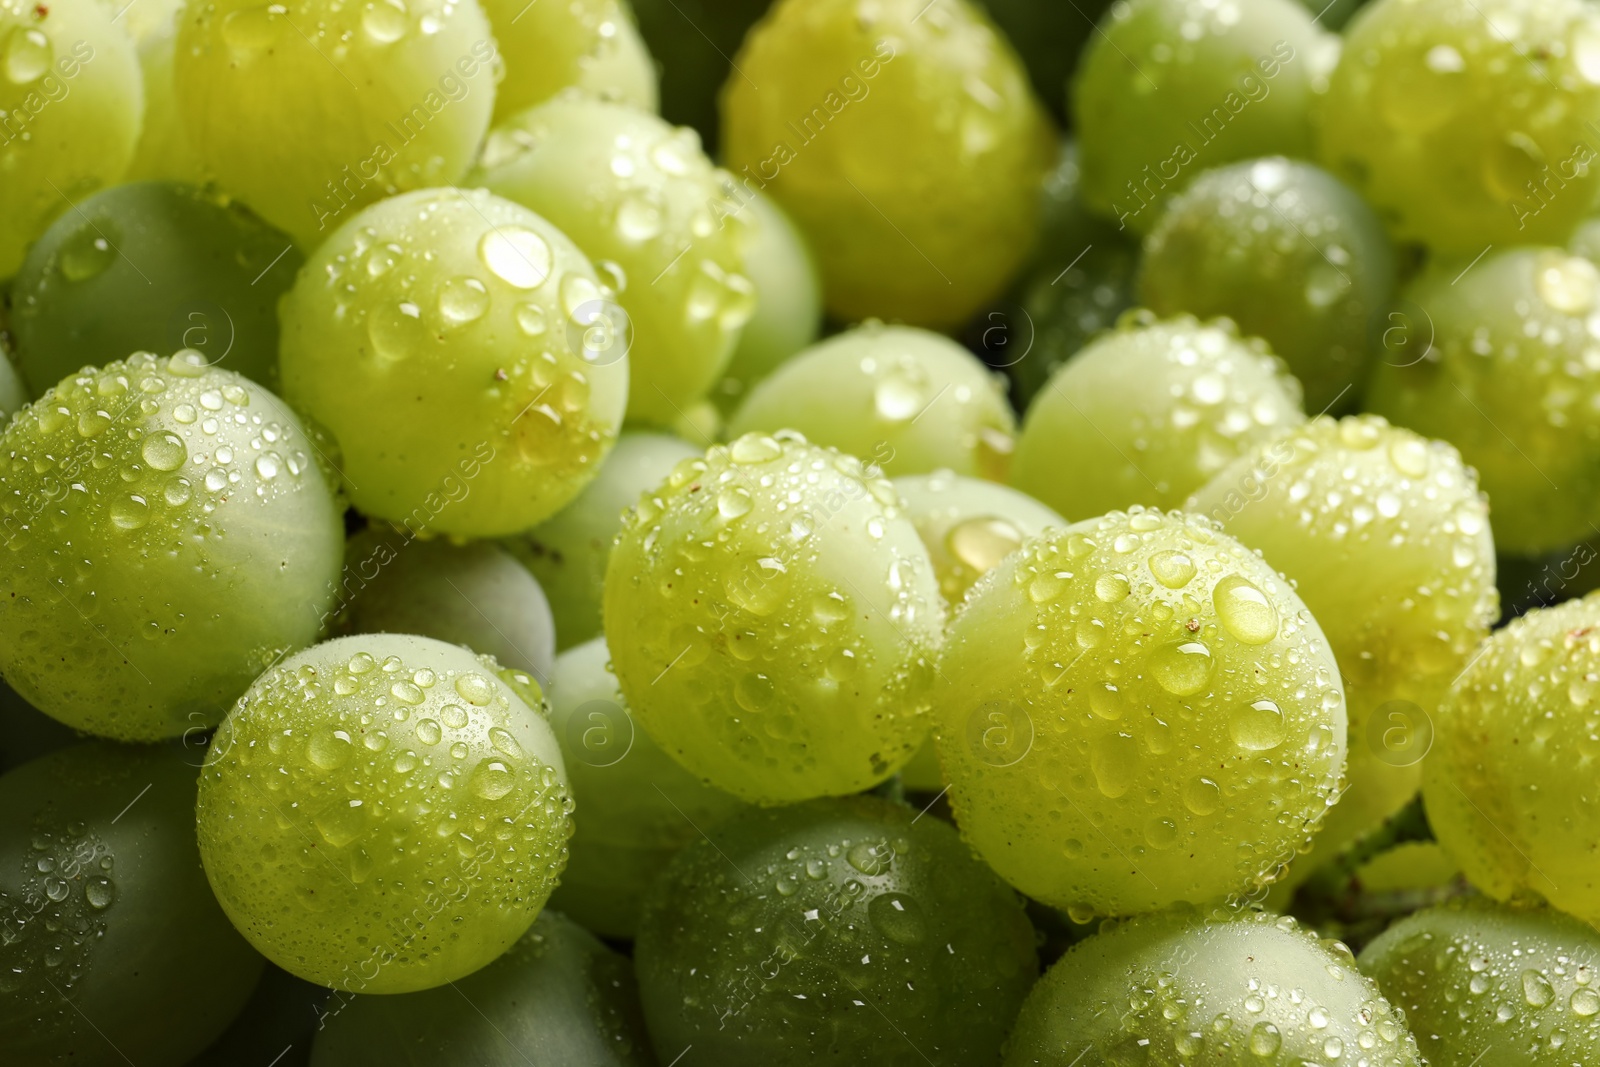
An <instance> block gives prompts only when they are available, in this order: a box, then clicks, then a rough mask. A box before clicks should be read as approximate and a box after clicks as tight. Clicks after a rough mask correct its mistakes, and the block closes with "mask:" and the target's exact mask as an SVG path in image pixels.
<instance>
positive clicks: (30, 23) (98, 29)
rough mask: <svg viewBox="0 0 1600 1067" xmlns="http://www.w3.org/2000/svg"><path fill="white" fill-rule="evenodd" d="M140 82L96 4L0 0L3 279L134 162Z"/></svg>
mask: <svg viewBox="0 0 1600 1067" xmlns="http://www.w3.org/2000/svg"><path fill="white" fill-rule="evenodd" d="M143 112H144V85H143V79H142V78H141V76H140V73H139V57H138V55H137V54H136V53H135V51H134V47H133V43H132V42H131V41H129V40H128V38H127V36H126V35H125V34H124V33H123V32H122V31H121V30H120V29H119V28H117V27H116V26H114V25H112V22H111V13H110V12H108V11H107V10H106V8H105V5H103V4H102V3H101V2H100V0H52V2H50V3H48V4H44V3H35V2H34V0H0V204H3V205H5V209H4V210H3V211H0V278H9V277H11V275H12V274H14V273H16V270H17V267H18V266H19V265H20V264H21V263H22V255H23V253H24V252H26V251H27V249H28V245H29V243H31V242H32V241H33V239H34V238H35V237H38V236H39V234H40V233H42V232H43V231H44V228H45V227H46V226H47V225H49V223H50V220H51V219H53V218H55V217H56V216H57V215H59V214H61V213H62V212H64V211H70V210H72V205H73V204H74V203H76V202H77V201H78V199H79V198H81V197H83V196H84V195H85V194H87V193H92V192H94V191H95V190H96V189H98V188H100V187H101V186H103V185H110V184H112V183H113V182H115V181H116V180H117V179H119V178H121V177H122V175H123V174H124V172H126V171H127V169H128V164H129V163H131V162H132V161H133V153H134V147H135V145H137V144H138V141H139V125H140V119H141V116H142V115H143Z"/></svg>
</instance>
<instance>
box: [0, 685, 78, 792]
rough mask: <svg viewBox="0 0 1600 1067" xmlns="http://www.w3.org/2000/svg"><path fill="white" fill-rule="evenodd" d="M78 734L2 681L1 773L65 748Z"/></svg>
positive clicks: (0, 713) (0, 696)
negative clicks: (24, 698)
mask: <svg viewBox="0 0 1600 1067" xmlns="http://www.w3.org/2000/svg"><path fill="white" fill-rule="evenodd" d="M76 740H78V734H77V733H75V732H74V731H73V730H71V729H69V728H68V727H66V726H63V725H62V724H61V723H59V722H56V720H54V719H52V718H51V717H50V716H48V715H46V714H45V713H44V712H42V711H40V710H39V709H37V708H35V707H34V706H33V705H32V704H29V703H28V702H27V701H26V700H23V699H22V697H20V696H18V695H17V691H16V690H15V689H12V688H11V687H10V686H9V685H6V684H5V682H4V681H0V772H5V771H9V770H10V769H11V768H13V767H20V766H22V765H23V764H24V763H27V762H28V761H29V760H31V759H34V758H36V757H38V756H43V755H44V754H45V753H47V752H54V751H55V750H56V749H58V748H65V747H66V746H67V745H70V744H72V743H73V742H74V741H76Z"/></svg>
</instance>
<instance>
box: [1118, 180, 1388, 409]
mask: <svg viewBox="0 0 1600 1067" xmlns="http://www.w3.org/2000/svg"><path fill="white" fill-rule="evenodd" d="M1313 235H1315V236H1313ZM1394 285H1395V255H1394V249H1393V248H1392V247H1390V244H1389V239H1388V237H1387V236H1386V235H1385V234H1384V232H1383V224H1382V223H1381V222H1380V221H1379V220H1378V217H1377V216H1376V215H1375V214H1373V212H1372V209H1371V208H1369V207H1367V205H1366V204H1365V203H1363V202H1362V200H1361V198H1360V197H1358V196H1356V194H1355V193H1353V192H1351V191H1350V190H1349V189H1348V188H1347V187H1346V186H1344V185H1342V184H1341V183H1340V182H1339V180H1338V179H1336V178H1334V177H1333V176H1332V175H1331V174H1329V173H1327V172H1326V171H1324V170H1322V169H1321V168H1319V167H1315V166H1313V165H1311V164H1309V163H1300V162H1296V161H1293V160H1288V159H1284V158H1282V157H1281V156H1278V157H1271V158H1268V159H1259V160H1250V161H1245V162H1241V163H1235V164H1232V165H1230V166H1226V167H1218V168H1216V169H1215V170H1210V171H1206V172H1205V173H1203V174H1201V175H1200V176H1199V177H1198V178H1196V179H1195V180H1194V182H1193V183H1191V184H1190V185H1189V187H1188V188H1187V189H1185V190H1184V191H1183V192H1182V193H1180V194H1178V195H1177V196H1176V197H1174V198H1173V199H1172V200H1170V201H1168V203H1167V206H1166V208H1165V210H1164V211H1163V212H1162V214H1161V219H1160V221H1159V222H1158V223H1157V224H1156V228H1155V229H1154V230H1153V231H1151V233H1150V235H1149V236H1148V237H1147V238H1146V239H1145V253H1144V258H1143V261H1142V265H1141V267H1140V271H1139V295H1140V299H1142V300H1143V301H1144V303H1145V304H1146V305H1147V306H1149V307H1150V308H1152V309H1154V310H1155V311H1156V312H1157V313H1158V314H1162V315H1173V314H1177V313H1179V312H1183V311H1187V312H1189V313H1191V314H1194V315H1198V316H1201V317H1202V318H1210V317H1212V316H1217V315H1226V316H1228V317H1229V318H1231V319H1233V321H1234V322H1236V323H1238V325H1239V329H1240V330H1241V331H1242V332H1244V333H1247V334H1251V335H1254V336H1258V337H1261V338H1263V339H1265V340H1266V342H1267V343H1268V344H1270V345H1271V346H1272V350H1273V351H1274V352H1276V353H1277V354H1278V355H1279V356H1281V357H1282V358H1283V361H1284V362H1285V363H1287V364H1288V365H1289V369H1290V370H1291V371H1293V372H1294V375H1295V377H1296V378H1298V379H1300V384H1301V386H1302V387H1303V388H1304V391H1305V404H1306V408H1307V410H1310V411H1318V412H1325V411H1327V410H1329V409H1330V408H1337V409H1348V408H1352V407H1354V406H1355V401H1356V400H1357V399H1358V396H1359V394H1358V393H1357V392H1356V391H1355V390H1356V386H1357V385H1358V384H1359V383H1360V382H1361V381H1362V380H1363V379H1364V378H1365V377H1366V371H1367V363H1368V360H1369V358H1370V356H1371V354H1372V353H1373V351H1375V350H1376V349H1377V348H1378V345H1379V342H1380V338H1381V330H1382V328H1383V326H1385V325H1387V324H1386V323H1385V322H1384V320H1383V317H1382V316H1383V314H1384V313H1385V312H1387V311H1388V310H1389V304H1390V302H1391V300H1392V298H1393V296H1394Z"/></svg>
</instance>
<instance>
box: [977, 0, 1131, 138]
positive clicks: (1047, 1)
mask: <svg viewBox="0 0 1600 1067" xmlns="http://www.w3.org/2000/svg"><path fill="white" fill-rule="evenodd" d="M982 3H983V6H984V8H985V9H987V10H988V12H989V17H990V18H992V19H994V21H995V24H996V25H998V26H999V27H1000V29H1001V31H1002V32H1004V33H1005V35H1006V39H1007V40H1009V41H1010V42H1011V43H1012V45H1013V46H1014V47H1015V48H1016V50H1017V52H1018V53H1019V54H1020V55H1021V56H1022V62H1023V63H1024V64H1026V66H1027V68H1028V74H1029V76H1030V77H1031V79H1032V80H1033V91H1034V92H1035V93H1037V94H1038V96H1039V99H1040V100H1042V101H1044V102H1045V103H1046V104H1048V105H1049V107H1050V109H1051V112H1052V113H1053V114H1054V115H1055V117H1056V118H1057V119H1058V120H1060V121H1062V122H1064V123H1065V122H1069V121H1070V111H1071V107H1070V104H1069V106H1068V107H1067V108H1066V109H1063V108H1062V106H1061V105H1062V101H1063V99H1064V98H1063V96H1062V87H1063V86H1065V87H1066V88H1067V89H1068V91H1070V90H1071V87H1072V75H1073V72H1074V71H1075V70H1077V68H1078V62H1079V61H1080V60H1081V59H1082V57H1083V49H1084V45H1086V44H1088V43H1089V38H1090V37H1091V36H1093V34H1094V26H1095V21H1096V20H1097V19H1099V18H1101V17H1102V16H1103V15H1104V14H1105V11H1106V8H1108V7H1110V6H1111V4H1110V2H1109V0H1073V2H1072V3H1068V4H1060V3H1055V2H1053V0H982Z"/></svg>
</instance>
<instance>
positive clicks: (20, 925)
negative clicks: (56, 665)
mask: <svg viewBox="0 0 1600 1067" xmlns="http://www.w3.org/2000/svg"><path fill="white" fill-rule="evenodd" d="M194 799H195V769H194V767H193V766H190V765H187V764H186V763H185V762H184V759H183V756H182V751H181V750H180V749H178V748H175V747H163V748H154V747H131V746H115V745H108V744H104V743H101V742H88V743H84V744H79V745H74V746H72V747H70V748H66V749H62V750H60V751H58V752H54V753H51V754H50V755H48V756H42V757H40V758H39V759H36V760H34V761H33V762H31V763H27V764H24V765H23V766H21V767H19V768H17V769H16V770H13V771H10V772H8V773H7V774H6V775H4V776H3V777H0V907H3V908H4V910H5V937H4V938H0V1061H3V1062H5V1063H6V1064H9V1065H13V1067H42V1065H44V1064H57V1063H63V1062H71V1063H82V1064H94V1065H100V1064H105V1065H110V1064H113V1063H138V1064H141V1065H145V1064H148V1065H150V1067H176V1065H178V1064H182V1063H185V1062H187V1061H188V1060H189V1058H190V1057H191V1056H193V1055H194V1054H195V1053H197V1052H199V1051H200V1050H201V1049H203V1048H205V1046H206V1045H207V1044H209V1043H210V1042H211V1040H212V1039H213V1038H215V1037H216V1036H217V1035H218V1034H220V1033H222V1031H223V1029H224V1028H226V1027H227V1025H228V1023H229V1022H230V1021H231V1020H232V1019H233V1017H234V1016H235V1015H237V1014H238V1012H239V1009H240V1008H241V1007H242V1006H243V1005H244V1003H245V1001H246V1000H247V999H248V998H249V996H250V992H251V990H252V989H253V988H254V987H255V984H256V979H257V977H258V976H259V975H260V974H261V957H260V956H258V955H256V953H255V952H253V951H251V949H250V946H249V945H248V944H246V943H245V940H244V938H242V937H240V936H239V935H238V934H237V933H236V932H235V931H234V929H233V927H231V926H230V925H228V919H227V916H225V915H224V914H223V913H222V909H221V908H219V907H217V902H216V900H214V899H213V898H212V896H211V890H210V889H209V888H207V886H206V882H205V878H204V877H203V876H202V875H201V873H200V867H199V857H198V856H197V855H196V852H195V840H194V823H193V818H194V815H193V812H194Z"/></svg>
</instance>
